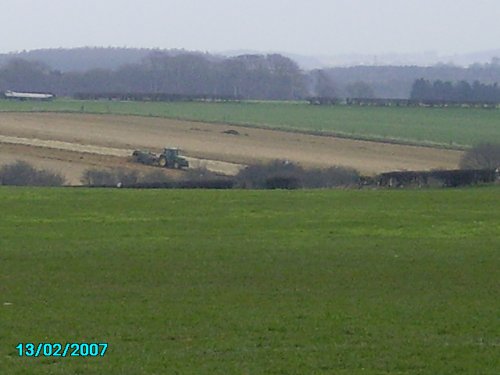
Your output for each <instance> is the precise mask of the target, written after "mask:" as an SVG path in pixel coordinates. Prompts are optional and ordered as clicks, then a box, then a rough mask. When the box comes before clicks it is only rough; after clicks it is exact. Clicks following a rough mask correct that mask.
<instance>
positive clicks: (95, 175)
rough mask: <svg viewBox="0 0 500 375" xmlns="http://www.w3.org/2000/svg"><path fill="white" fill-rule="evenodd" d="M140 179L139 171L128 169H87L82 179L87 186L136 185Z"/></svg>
mask: <svg viewBox="0 0 500 375" xmlns="http://www.w3.org/2000/svg"><path fill="white" fill-rule="evenodd" d="M138 180H139V173H138V172H137V171H135V170H127V169H115V170H109V169H87V170H86V171H85V172H83V175H82V178H81V179H80V181H81V182H82V184H84V185H86V186H118V185H119V184H120V185H134V184H136V183H137V182H138Z"/></svg>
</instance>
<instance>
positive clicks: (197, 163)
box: [0, 135, 244, 176]
mask: <svg viewBox="0 0 500 375" xmlns="http://www.w3.org/2000/svg"><path fill="white" fill-rule="evenodd" d="M0 143H6V144H14V145H24V146H33V147H42V148H49V149H57V150H65V151H71V152H75V153H89V154H95V155H106V156H117V157H122V158H128V157H130V155H132V152H133V151H134V150H132V149H119V148H112V147H101V146H93V145H87V144H85V145H83V144H78V143H70V142H62V141H50V140H43V139H36V138H22V137H10V136H5V135H0ZM186 159H187V160H188V162H189V164H190V167H191V168H206V169H207V170H209V171H212V172H215V173H220V174H225V175H228V176H233V175H236V174H238V172H239V171H240V170H241V169H242V168H244V165H241V164H236V163H228V162H224V161H218V160H206V159H199V158H193V157H186Z"/></svg>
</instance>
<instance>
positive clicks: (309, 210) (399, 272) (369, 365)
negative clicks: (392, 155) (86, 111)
mask: <svg viewBox="0 0 500 375" xmlns="http://www.w3.org/2000/svg"><path fill="white" fill-rule="evenodd" d="M499 197H500V190H499V189H498V188H479V189H461V190H426V191H293V192H285V191H254V192H252V191H175V190H164V191H127V190H87V189H29V188H26V189H14V188H0V211H1V212H2V215H1V216H0V234H1V235H0V373H1V374H33V373H36V374H175V373H178V374H492V375H493V374H497V373H498V369H499V366H500V356H499V355H498V354H499V345H500V320H499V315H498V313H499V311H500V290H499V287H498V286H499V282H500V274H499V273H498V270H499V269H500V199H499ZM20 342H34V343H38V342H44V343H45V342H62V343H66V342H108V343H109V350H108V352H107V353H106V355H105V356H104V357H102V358H38V359H33V358H19V357H18V355H17V351H16V349H15V346H16V345H17V344H18V343H20Z"/></svg>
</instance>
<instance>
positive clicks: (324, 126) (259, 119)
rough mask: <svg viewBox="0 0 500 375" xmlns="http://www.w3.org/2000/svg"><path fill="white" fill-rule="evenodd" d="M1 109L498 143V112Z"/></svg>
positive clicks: (250, 105) (126, 105) (288, 106)
mask: <svg viewBox="0 0 500 375" xmlns="http://www.w3.org/2000/svg"><path fill="white" fill-rule="evenodd" d="M1 111H62V112H85V113H99V114H121V115H139V116H156V117H166V118H174V119H182V120H196V121H205V122H217V123H230V124H240V125H249V126H259V127H266V128H276V129H283V130H291V131H305V132H314V133H316V132H317V133H331V134H337V135H340V136H345V137H349V138H355V139H367V140H384V141H391V142H399V143H409V144H423V145H435V146H440V147H451V148H456V147H458V148H460V147H463V146H465V147H468V146H473V145H476V144H477V143H480V142H486V141H487V142H498V143H500V127H499V124H500V110H484V109H472V108H379V107H348V106H312V105H309V104H306V103H300V102H290V103H287V102H243V103H150V102H146V103H141V102H110V101H76V100H64V99H58V100H56V101H53V102H12V101H6V100H0V112H1Z"/></svg>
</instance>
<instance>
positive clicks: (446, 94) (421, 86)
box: [411, 78, 500, 103]
mask: <svg viewBox="0 0 500 375" xmlns="http://www.w3.org/2000/svg"><path fill="white" fill-rule="evenodd" d="M411 99H412V100H415V101H421V100H427V101H446V102H454V103H488V102H490V103H500V87H498V84H497V83H494V84H490V85H488V84H483V83H480V82H478V81H475V82H474V83H473V84H472V85H471V84H469V83H468V82H467V81H460V82H455V83H453V82H449V81H448V82H443V81H441V80H436V81H434V82H431V81H429V80H426V79H423V78H421V79H418V80H416V81H415V83H414V84H413V87H412V90H411Z"/></svg>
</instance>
